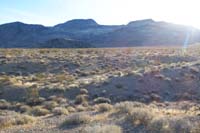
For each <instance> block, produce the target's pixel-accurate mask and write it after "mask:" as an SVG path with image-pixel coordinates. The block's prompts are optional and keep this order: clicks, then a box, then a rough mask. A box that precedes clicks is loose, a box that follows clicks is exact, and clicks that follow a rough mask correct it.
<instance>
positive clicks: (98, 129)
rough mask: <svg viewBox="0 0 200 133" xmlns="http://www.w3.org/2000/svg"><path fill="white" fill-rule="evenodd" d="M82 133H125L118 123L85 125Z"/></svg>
mask: <svg viewBox="0 0 200 133" xmlns="http://www.w3.org/2000/svg"><path fill="white" fill-rule="evenodd" d="M80 132H81V133H94V132H95V133H123V131H122V129H121V127H119V126H117V125H100V124H95V125H90V126H87V127H85V128H84V129H83V130H82V131H80Z"/></svg>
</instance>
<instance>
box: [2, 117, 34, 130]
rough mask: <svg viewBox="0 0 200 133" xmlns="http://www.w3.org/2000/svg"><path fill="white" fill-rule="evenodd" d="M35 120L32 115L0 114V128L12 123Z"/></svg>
mask: <svg viewBox="0 0 200 133" xmlns="http://www.w3.org/2000/svg"><path fill="white" fill-rule="evenodd" d="M34 121H36V119H35V118H34V117H31V116H28V115H16V116H0V129H2V128H6V127H10V126H13V125H24V124H28V123H33V122H34Z"/></svg>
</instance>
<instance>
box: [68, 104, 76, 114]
mask: <svg viewBox="0 0 200 133" xmlns="http://www.w3.org/2000/svg"><path fill="white" fill-rule="evenodd" d="M67 110H68V111H69V112H70V113H74V112H76V109H75V108H74V107H72V106H68V107H67Z"/></svg>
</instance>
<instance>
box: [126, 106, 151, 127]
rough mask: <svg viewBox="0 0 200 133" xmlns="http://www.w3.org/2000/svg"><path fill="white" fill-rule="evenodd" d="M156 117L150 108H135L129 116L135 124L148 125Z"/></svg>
mask: <svg viewBox="0 0 200 133" xmlns="http://www.w3.org/2000/svg"><path fill="white" fill-rule="evenodd" d="M154 117H155V114H154V113H153V112H151V111H150V110H149V109H148V108H134V109H132V110H131V111H130V112H129V113H128V116H127V118H128V119H129V120H130V121H131V122H132V123H133V125H135V126H138V125H144V126H147V125H148V124H149V123H150V122H151V120H152V119H153V118H154Z"/></svg>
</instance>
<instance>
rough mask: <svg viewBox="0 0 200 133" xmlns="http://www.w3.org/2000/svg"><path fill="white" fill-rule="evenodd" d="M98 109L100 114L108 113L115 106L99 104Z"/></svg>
mask: <svg viewBox="0 0 200 133" xmlns="http://www.w3.org/2000/svg"><path fill="white" fill-rule="evenodd" d="M96 108H97V110H98V111H99V112H106V111H110V110H112V109H113V106H112V105H111V104H108V103H102V104H98V105H97V106H96Z"/></svg>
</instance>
